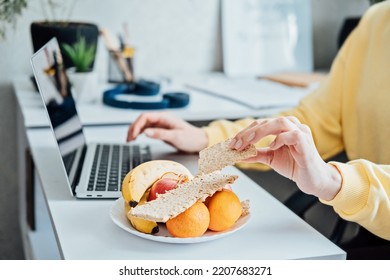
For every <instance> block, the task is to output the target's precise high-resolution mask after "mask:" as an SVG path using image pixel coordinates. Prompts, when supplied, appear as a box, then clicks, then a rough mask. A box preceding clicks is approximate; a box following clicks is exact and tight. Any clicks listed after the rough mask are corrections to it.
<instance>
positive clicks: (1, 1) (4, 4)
mask: <svg viewBox="0 0 390 280" xmlns="http://www.w3.org/2000/svg"><path fill="white" fill-rule="evenodd" d="M26 7H27V1H26V0H0V39H4V38H5V36H6V29H7V26H8V25H13V26H15V23H16V20H17V18H18V17H19V16H20V15H21V14H22V11H23V9H24V8H26Z"/></svg>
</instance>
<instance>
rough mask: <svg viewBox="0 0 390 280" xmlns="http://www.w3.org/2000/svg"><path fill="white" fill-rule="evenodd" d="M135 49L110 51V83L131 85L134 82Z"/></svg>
mask: <svg viewBox="0 0 390 280" xmlns="http://www.w3.org/2000/svg"><path fill="white" fill-rule="evenodd" d="M133 60H134V49H133V48H130V47H126V48H125V49H124V50H123V51H117V50H110V51H109V62H108V82H110V83H131V82H133V81H134V64H133Z"/></svg>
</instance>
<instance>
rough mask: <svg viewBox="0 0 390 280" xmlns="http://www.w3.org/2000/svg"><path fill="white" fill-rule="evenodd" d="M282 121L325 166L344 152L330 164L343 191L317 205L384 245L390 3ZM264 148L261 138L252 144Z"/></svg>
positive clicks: (213, 130) (218, 135)
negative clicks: (304, 129) (307, 134)
mask: <svg viewBox="0 0 390 280" xmlns="http://www.w3.org/2000/svg"><path fill="white" fill-rule="evenodd" d="M282 115H292V116H296V117H297V118H298V119H299V120H300V121H301V122H302V123H305V124H307V125H308V126H309V127H310V128H311V130H312V133H313V137H314V141H315V143H316V147H317V149H318V151H319V153H320V154H321V156H322V157H323V158H324V159H325V160H326V159H328V158H330V157H332V156H334V155H336V154H338V153H339V152H341V151H344V150H345V151H346V153H347V155H348V158H349V159H350V160H352V161H350V162H348V163H347V164H343V163H338V162H332V164H334V165H335V166H336V167H337V168H338V170H339V171H340V173H341V175H342V178H343V182H342V188H341V190H340V192H339V193H338V194H337V195H336V197H335V198H334V199H333V200H331V201H324V200H321V202H323V203H325V204H328V205H331V206H333V208H334V210H335V211H336V212H337V213H338V214H339V215H340V216H341V217H342V218H344V219H346V220H349V221H354V222H357V223H359V224H361V225H362V226H364V227H365V228H367V229H368V230H369V231H371V232H373V233H374V234H376V235H378V236H380V237H382V238H385V239H388V240H390V198H389V197H390V1H385V2H382V3H381V4H377V5H374V6H372V7H371V8H370V9H369V10H368V11H367V12H366V14H365V15H364V16H363V18H362V20H361V21H360V23H359V26H358V27H357V28H356V29H355V30H354V31H353V32H352V34H351V36H349V38H348V39H347V41H346V42H345V44H344V46H343V47H342V49H341V50H340V52H339V53H338V55H337V57H336V59H335V61H334V62H333V65H332V68H331V71H330V74H329V77H328V79H327V80H326V81H324V82H323V83H322V84H321V86H320V87H319V88H318V89H317V90H315V91H314V92H313V93H311V94H310V95H308V96H307V97H305V98H304V99H303V100H302V101H301V102H300V104H299V106H297V107H296V108H294V109H292V110H290V111H287V112H283V113H282ZM252 121H253V119H250V118H248V119H243V120H239V121H237V122H229V121H225V120H220V121H215V122H213V123H212V124H210V126H209V127H207V128H205V130H206V133H207V135H208V137H209V145H212V144H214V143H216V142H219V141H221V140H223V139H226V138H228V137H231V136H234V135H235V134H236V133H237V132H238V131H240V130H241V129H243V128H245V127H246V126H248V125H249V124H250V123H251V122H252ZM270 141H272V138H270V137H267V138H266V139H262V140H261V141H260V143H258V145H260V146H262V145H267V144H268V143H270ZM244 167H252V168H261V166H260V165H259V164H258V165H252V166H244Z"/></svg>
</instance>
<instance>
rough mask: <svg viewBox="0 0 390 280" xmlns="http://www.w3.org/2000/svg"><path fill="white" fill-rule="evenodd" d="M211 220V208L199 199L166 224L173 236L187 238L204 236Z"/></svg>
mask: <svg viewBox="0 0 390 280" xmlns="http://www.w3.org/2000/svg"><path fill="white" fill-rule="evenodd" d="M209 222H210V214H209V210H208V209H207V207H206V205H205V204H204V203H203V202H200V201H198V202H196V203H195V204H194V205H192V206H191V207H190V208H188V209H187V210H186V211H184V212H182V213H180V214H179V215H177V216H176V217H174V218H172V219H169V220H168V221H167V222H166V223H165V225H166V227H167V230H168V231H169V233H170V234H171V235H172V236H174V237H182V238H185V237H199V236H202V235H203V234H204V233H205V232H206V230H207V228H208V226H209Z"/></svg>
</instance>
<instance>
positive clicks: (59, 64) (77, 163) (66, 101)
mask: <svg viewBox="0 0 390 280" xmlns="http://www.w3.org/2000/svg"><path fill="white" fill-rule="evenodd" d="M31 65H32V68H33V71H34V76H35V80H36V82H37V85H38V89H39V93H40V95H41V97H42V101H43V104H44V107H45V109H46V112H47V116H48V119H49V122H50V127H51V129H52V132H53V135H54V138H55V140H56V144H57V146H58V149H57V151H58V153H59V154H60V158H61V160H62V167H63V171H64V174H66V178H67V180H68V186H69V189H70V192H71V194H72V195H73V196H76V197H78V198H118V197H120V196H121V185H122V181H123V178H124V177H125V176H126V174H127V173H128V172H129V171H130V170H131V169H132V168H134V167H135V166H137V165H139V164H141V163H142V162H145V161H148V160H150V159H151V153H150V147H149V146H148V145H130V144H122V145H118V144H112V143H107V144H105V143H88V144H87V142H86V138H85V135H84V132H83V127H82V124H81V121H80V118H79V116H78V113H77V109H76V104H75V100H74V98H73V94H72V91H73V89H72V86H71V84H70V83H69V79H68V76H67V74H66V71H65V68H64V65H63V60H62V56H61V52H60V48H59V44H58V41H57V40H56V38H53V39H51V40H50V41H49V42H47V43H46V44H45V45H44V46H43V47H42V48H41V49H39V50H38V51H37V52H36V53H35V54H33V56H32V57H31Z"/></svg>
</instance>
